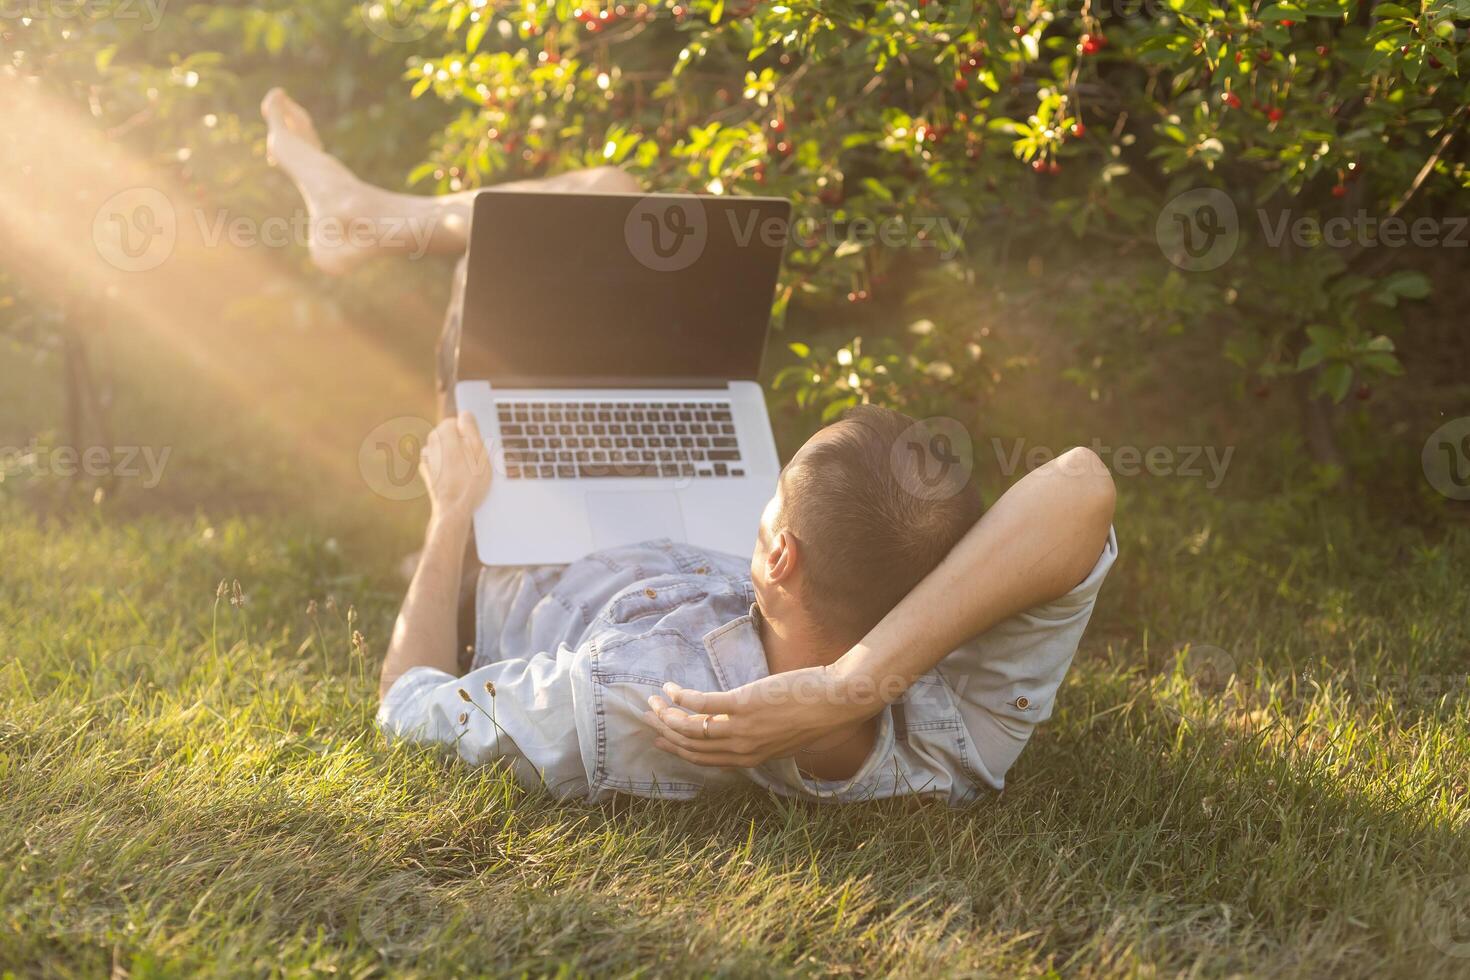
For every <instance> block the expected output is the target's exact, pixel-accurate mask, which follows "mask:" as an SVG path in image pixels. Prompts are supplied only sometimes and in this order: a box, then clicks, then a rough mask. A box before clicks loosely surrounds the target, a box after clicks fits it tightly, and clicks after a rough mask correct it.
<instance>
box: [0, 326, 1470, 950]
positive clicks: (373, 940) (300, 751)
mask: <svg viewBox="0 0 1470 980" xmlns="http://www.w3.org/2000/svg"><path fill="white" fill-rule="evenodd" d="M20 356H21V355H19V354H17V353H14V352H7V353H6V354H5V355H4V357H6V358H9V360H5V361H3V363H0V372H3V374H4V377H5V379H6V386H7V388H11V379H12V378H15V379H17V385H16V387H17V388H18V389H19V393H20V395H21V397H20V399H19V400H18V401H15V402H12V401H10V400H7V401H6V402H4V403H3V404H0V434H3V435H5V436H6V437H7V438H9V436H10V435H14V434H16V433H20V434H22V435H23V434H24V433H27V432H31V431H35V430H36V429H38V428H41V427H44V426H45V425H47V424H51V425H53V426H54V424H55V419H57V418H59V417H60V415H59V409H58V406H57V405H56V404H55V401H54V399H55V397H56V396H55V394H54V391H53V388H54V378H53V377H51V376H50V375H49V374H48V373H47V371H38V372H32V371H28V370H22V364H21V361H20V360H19V358H20ZM119 356H121V355H119ZM48 370H49V369H48ZM323 370H327V371H329V372H330V371H331V370H332V368H331V367H330V366H327V367H325V368H323ZM32 375H34V377H32ZM189 387H191V386H173V387H172V388H171V387H169V386H163V387H160V386H157V385H154V386H152V387H148V388H145V389H143V390H141V391H138V392H130V391H126V390H125V391H120V393H119V404H118V414H119V417H120V419H121V420H122V421H121V422H120V426H121V429H122V431H123V432H124V434H126V433H130V432H131V433H141V432H147V433H150V435H149V436H148V438H152V439H156V440H169V441H170V444H171V445H176V447H177V453H176V455H175V459H174V461H173V462H172V463H171V464H170V465H171V469H170V470H169V473H168V477H167V479H166V480H165V481H164V483H163V484H161V485H160V487H159V488H158V489H157V490H151V491H143V490H140V489H136V488H129V487H124V488H123V490H122V492H121V493H119V494H117V495H116V496H115V497H113V498H109V499H106V500H103V501H102V502H101V503H100V504H97V505H95V506H94V505H92V504H90V503H86V502H82V503H73V504H68V505H64V506H62V505H57V506H52V505H50V504H46V503H38V501H42V502H45V501H54V500H55V498H56V496H57V493H58V491H57V490H56V488H55V485H54V482H51V483H47V482H45V481H41V482H42V483H43V484H44V485H43V486H41V487H40V488H39V489H37V488H36V487H30V488H29V489H27V488H26V487H24V486H23V487H22V488H21V489H20V490H12V489H7V485H8V486H9V487H10V488H14V487H15V486H16V484H17V481H16V479H14V478H12V479H11V480H10V481H8V484H0V540H3V549H0V552H3V561H0V642H3V649H4V655H3V661H0V786H3V792H0V868H3V869H4V873H3V875H0V969H8V970H10V971H13V972H14V974H15V975H17V976H50V975H88V976H97V975H102V974H106V973H108V972H110V971H118V975H131V976H134V977H150V976H183V975H197V974H200V973H204V974H231V975H233V974H242V973H248V974H265V973H280V974H292V975H299V974H305V973H315V972H331V973H336V974H340V975H346V976H363V975H371V974H380V973H392V974H395V975H405V976H412V975H471V974H477V973H483V972H493V973H501V974H522V973H526V974H532V975H545V974H555V975H576V974H595V975H601V974H638V973H641V974H650V973H652V974H701V975H703V974H734V975H747V974H762V975H765V974H795V975H817V974H890V973H892V974H903V975H915V976H931V975H936V974H939V975H946V974H951V975H952V974H968V975H981V976H1000V977H1010V976H1054V975H1065V976H1107V977H1115V976H1118V977H1122V976H1154V975H1188V976H1230V975H1251V976H1332V977H1338V978H1340V977H1375V978H1376V977H1384V976H1404V977H1463V976H1467V975H1470V929H1467V916H1470V877H1467V876H1470V835H1467V829H1470V802H1467V783H1470V708H1467V705H1470V698H1467V696H1466V695H1467V693H1470V687H1467V680H1466V672H1467V670H1470V667H1467V651H1470V589H1466V588H1465V571H1466V568H1467V566H1470V561H1467V559H1470V533H1467V530H1466V528H1465V527H1464V526H1463V525H1462V526H1460V527H1458V528H1457V527H1454V526H1437V525H1435V524H1433V523H1424V524H1420V523H1413V522H1410V521H1407V520H1398V521H1390V520H1386V519H1384V518H1383V517H1382V515H1381V514H1379V513H1376V512H1373V511H1370V510H1369V509H1368V505H1366V504H1365V503H1363V502H1362V501H1361V500H1358V499H1355V498H1354V497H1353V496H1352V495H1351V494H1338V495H1331V494H1328V495H1322V494H1315V493H1300V494H1296V493H1292V492H1290V491H1289V490H1282V491H1281V492H1273V493H1271V494H1270V495H1265V496H1261V495H1253V494H1250V493H1249V492H1241V490H1240V488H1239V486H1238V484H1235V483H1232V484H1228V485H1227V486H1226V488H1225V490H1222V491H1219V492H1212V491H1209V490H1206V489H1204V488H1203V487H1202V486H1201V485H1199V483H1198V482H1197V481H1187V480H1177V479H1176V480H1173V481H1170V480H1154V481H1149V482H1141V481H1124V482H1122V485H1121V494H1122V496H1121V499H1120V505H1119V513H1118V518H1117V527H1118V534H1119V540H1120V544H1121V556H1120V560H1119V562H1118V565H1117V566H1116V569H1115V570H1114V572H1113V574H1112V576H1111V578H1110V580H1109V582H1108V583H1107V585H1106V587H1105V589H1104V592H1103V598H1102V602H1101V604H1100V606H1099V609H1098V611H1097V614H1096V616H1095V618H1094V621H1093V625H1092V627H1091V629H1090V630H1089V632H1088V635H1087V637H1086V639H1085V640H1084V642H1083V646H1082V650H1081V653H1080V654H1079V657H1078V660H1077V665H1076V667H1075V669H1074V670H1073V672H1072V675H1071V677H1070V680H1069V682H1068V684H1067V686H1066V688H1065V689H1064V691H1063V694H1062V697H1061V705H1060V710H1059V712H1058V715H1057V716H1056V718H1055V719H1054V721H1053V723H1052V724H1051V725H1049V726H1048V727H1047V728H1045V729H1043V730H1042V732H1041V733H1040V734H1039V735H1038V737H1037V738H1036V739H1035V740H1034V742H1033V743H1032V745H1031V747H1030V748H1029V749H1028V750H1027V751H1026V753H1025V754H1024V755H1023V756H1022V758H1021V760H1020V762H1019V763H1018V765H1017V767H1016V768H1015V770H1013V773H1012V777H1011V783H1010V785H1009V786H1008V788H1007V789H1006V791H1005V792H1004V793H1003V794H1001V795H998V796H995V797H993V798H990V799H987V800H985V801H983V802H981V803H979V804H978V805H976V806H974V807H972V808H969V809H964V810H951V809H947V808H945V807H943V806H940V805H930V804H921V803H916V802H913V801H890V802H883V803H875V804H866V805H860V806H852V807H846V808H827V807H818V806H813V805H808V804H804V803H796V802H790V801H786V800H782V799H777V798H772V797H769V796H766V795H764V794H761V793H757V792H750V793H745V794H737V795H733V796H729V797H725V798H721V799H718V800H711V801H709V802H706V803H701V804H697V805H672V804H661V803H654V802H649V801H638V800H632V801H619V802H618V803H617V804H615V805H602V806H591V805H586V804H576V803H573V804H565V803H557V802H553V801H551V800H549V799H547V798H544V797H542V796H540V795H538V794H537V793H534V792H528V791H526V790H523V789H521V788H519V787H517V786H516V785H515V784H514V783H513V782H512V781H511V780H510V779H509V778H508V777H507V776H506V775H505V774H504V773H502V772H500V771H498V770H488V771H469V770H467V769H465V768H464V767H462V766H461V765H459V764H456V763H453V762H450V761H447V760H446V759H445V758H444V757H442V756H440V755H438V754H436V753H434V752H431V751H426V750H421V749H411V748H390V747H388V746H387V745H386V744H384V742H383V741H382V740H381V739H380V738H379V737H378V735H377V734H376V733H375V731H374V730H373V728H372V726H371V718H372V713H373V708H374V703H373V702H374V695H375V685H376V681H375V675H376V667H377V663H378V660H379V658H380V657H381V654H382V649H383V646H384V639H385V637H386V633H387V629H388V626H389V624H390V623H391V620H392V616H393V614H394V611H395V609H396V603H397V600H398V598H399V596H398V591H397V590H398V589H399V588H400V585H399V583H398V581H397V579H396V578H395V575H394V568H395V566H396V564H397V562H398V560H399V559H400V558H401V557H402V555H403V554H404V553H405V551H407V550H408V548H409V547H411V546H412V541H413V536H414V534H415V526H416V522H417V521H419V520H421V518H422V515H423V511H422V504H421V502H415V503H411V504H406V505H403V504H391V505H390V504H388V503H387V502H385V501H382V500H378V499H376V498H372V495H371V494H369V493H367V491H365V490H364V488H363V486H362V484H361V482H360V481H359V482H358V483H357V484H356V485H355V486H354V487H352V488H351V492H350V493H349V492H346V491H342V492H341V494H340V495H339V494H338V491H337V488H338V486H339V485H338V484H335V483H333V482H331V479H330V478H329V477H327V476H322V475H321V472H327V471H332V472H335V470H332V467H333V466H338V468H339V469H340V468H341V466H340V465H339V464H343V465H345V466H346V468H348V469H351V463H352V460H353V459H354V458H355V453H356V448H357V445H358V440H359V439H360V438H361V432H362V431H365V430H363V429H360V430H358V436H357V437H356V438H352V439H349V440H346V441H345V443H344V444H345V447H346V449H345V455H343V454H338V455H336V456H332V455H331V454H330V453H329V454H328V455H329V456H330V458H329V459H326V460H325V461H321V465H322V470H321V472H319V471H318V470H315V469H308V468H304V467H306V466H307V464H306V463H303V462H302V459H303V458H305V456H304V455H303V454H299V453H297V449H296V447H295V446H292V447H291V448H289V449H286V448H282V447H279V446H277V447H275V448H274V449H272V447H270V446H266V447H265V448H264V449H259V451H258V455H253V454H255V453H256V449H250V450H249V451H248V452H247V450H246V448H244V447H243V445H242V446H231V447H230V450H229V451H227V452H225V451H220V450H221V445H229V438H230V437H229V436H228V435H219V434H218V433H220V432H222V431H224V432H228V431H229V429H228V426H229V425H233V426H235V427H236V429H238V430H244V429H249V428H251V426H252V425H253V423H254V419H253V418H251V417H249V416H245V417H234V418H232V419H230V420H226V419H224V418H223V416H217V415H212V414H210V413H209V412H207V411H200V412H196V411H194V410H193V409H191V408H189V406H190V405H196V406H197V405H204V404H206V403H208V401H209V399H210V393H209V392H208V391H192V390H174V389H177V388H189ZM12 390H15V389H12ZM324 390H331V389H330V388H329V387H328V388H325V389H324ZM318 394H319V395H320V392H318ZM190 399H194V401H190ZM425 404H426V401H421V402H420V403H419V404H418V405H416V406H415V408H416V409H417V410H420V411H421V410H423V408H424V407H425ZM406 410H407V409H399V408H393V409H390V410H387V411H380V412H379V417H380V418H381V417H383V416H386V415H392V414H401V412H402V411H406ZM190 426H195V427H196V428H195V429H192V430H191V429H190V428H189V427H190ZM205 429H208V430H209V431H211V432H214V433H216V435H214V436H213V437H212V438H213V439H214V440H215V441H209V440H208V439H205V437H204V436H202V435H200V434H199V433H200V432H202V431H204V430H205ZM190 432H192V433H193V434H192V435H188V433H190ZM158 433H164V434H163V435H159V434H158ZM169 433H174V434H169ZM178 433H184V434H178ZM120 439H121V437H120ZM267 441H269V440H267ZM318 441H324V442H326V443H327V444H328V445H333V444H337V443H339V442H342V441H341V440H337V439H336V438H335V436H334V435H332V434H331V433H327V434H326V435H324V436H323V437H322V439H321V440H318ZM0 444H6V439H0ZM1415 451H1416V452H1417V449H1416V450H1415ZM293 454H294V455H293ZM344 460H345V461H346V462H345V464H344V463H343V461H344ZM273 461H274V462H273ZM1243 465H1244V464H1243ZM280 473H288V474H292V476H291V478H290V479H288V480H280V479H278V475H279V474H280ZM252 481H254V482H253V483H252ZM224 487H228V488H230V489H229V491H228V492H226V491H225V490H222V489H221V488H224ZM256 488H264V489H260V491H259V493H256V492H255V490H256ZM1232 489H1233V490H1234V491H1235V492H1225V491H1226V490H1232ZM247 491H248V492H247ZM364 498H370V499H367V500H366V501H365V502H363V499H364ZM242 501H244V502H245V503H243V504H242ZM358 511H361V512H362V513H358ZM1446 523H1447V522H1446ZM222 580H223V581H228V582H230V583H231V584H232V585H233V583H234V582H235V581H236V580H238V581H239V583H240V586H241V589H242V592H243V595H244V597H245V602H244V605H243V606H238V607H237V606H236V605H235V604H234V603H232V602H231V601H230V599H229V598H217V595H216V588H217V586H218V584H219V583H220V582H221V581H222ZM329 597H330V599H329ZM311 600H315V601H316V606H315V609H316V614H315V616H314V617H313V616H311V615H309V614H308V611H307V610H308V603H309V602H310V601H311ZM354 629H356V630H360V631H361V632H362V633H363V634H364V635H365V637H366V645H365V651H364V652H359V651H358V650H357V649H356V648H355V647H354V645H353V643H352V633H353V630H354ZM1206 648H1215V649H1213V650H1209V649H1206ZM1204 663H1209V664H1214V665H1216V666H1220V665H1224V666H1226V667H1229V668H1233V672H1234V674H1235V675H1236V678H1237V679H1236V681H1235V682H1234V683H1233V684H1231V685H1228V686H1227V685H1225V684H1222V683H1219V678H1218V677H1212V676H1211V674H1210V672H1208V671H1203V670H1201V669H1200V665H1201V664H1204ZM1224 673H1226V674H1228V673H1230V670H1225V671H1224Z"/></svg>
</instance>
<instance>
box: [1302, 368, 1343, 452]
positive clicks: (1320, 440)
mask: <svg viewBox="0 0 1470 980" xmlns="http://www.w3.org/2000/svg"><path fill="white" fill-rule="evenodd" d="M1315 380H1316V372H1310V373H1307V374H1298V375H1297V376H1296V397H1297V407H1298V409H1299V411H1300V413H1301V429H1302V436H1303V437H1304V438H1305V440H1306V444H1307V452H1308V453H1310V454H1311V457H1312V462H1314V463H1318V464H1321V465H1324V466H1336V467H1337V468H1338V469H1341V470H1344V471H1346V469H1347V467H1346V466H1345V465H1344V462H1343V456H1342V449H1341V448H1339V446H1338V444H1337V432H1336V430H1335V428H1334V426H1333V417H1334V415H1335V414H1336V412H1335V408H1336V406H1334V405H1333V404H1332V402H1331V401H1330V400H1329V399H1328V398H1326V397H1324V396H1322V395H1314V394H1312V384H1313V382H1314V381H1315Z"/></svg>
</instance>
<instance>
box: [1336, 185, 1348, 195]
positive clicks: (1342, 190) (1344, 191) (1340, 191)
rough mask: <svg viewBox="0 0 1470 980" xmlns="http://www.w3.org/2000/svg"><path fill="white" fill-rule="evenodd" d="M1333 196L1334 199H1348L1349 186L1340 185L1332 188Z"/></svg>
mask: <svg viewBox="0 0 1470 980" xmlns="http://www.w3.org/2000/svg"><path fill="white" fill-rule="evenodd" d="M1332 196H1333V197H1346V196H1347V185H1346V184H1338V185H1337V186H1336V187H1334V188H1332Z"/></svg>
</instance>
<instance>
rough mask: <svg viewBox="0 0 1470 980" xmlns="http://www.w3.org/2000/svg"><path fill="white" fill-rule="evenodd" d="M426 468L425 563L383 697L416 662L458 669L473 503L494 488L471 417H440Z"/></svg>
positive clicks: (406, 606)
mask: <svg viewBox="0 0 1470 980" xmlns="http://www.w3.org/2000/svg"><path fill="white" fill-rule="evenodd" d="M420 471H421V472H422V474H423V478H424V482H425V483H426V484H428V487H429V500H430V503H431V505H432V508H433V510H432V513H431V515H430V517H429V529H428V532H427V533H426V534H425V536H424V551H423V554H422V556H421V557H420V559H419V567H418V568H417V569H416V570H415V571H414V573H413V580H412V581H411V582H410V583H409V585H408V594H407V595H406V596H405V597H404V599H403V607H402V608H401V609H399V611H398V621H397V622H396V623H395V624H394V625H393V637H392V639H391V640H390V641H389V642H388V654H387V656H386V657H385V658H384V660H383V673H382V676H381V678H380V680H379V682H378V697H379V698H381V697H384V696H385V695H386V694H387V693H388V689H389V688H391V687H392V686H393V683H394V681H396V680H398V678H399V677H401V676H403V674H404V673H406V672H407V671H409V670H411V669H413V668H414V667H434V668H437V669H439V670H442V671H445V672H446V673H451V674H452V673H455V672H456V671H457V670H458V667H459V656H458V650H457V646H458V643H459V639H458V635H457V622H456V618H457V612H458V610H457V605H458V602H459V586H460V576H461V575H462V574H463V569H464V551H465V544H466V542H467V541H468V540H469V534H470V526H471V516H472V515H473V513H474V509H475V507H476V506H477V505H478V504H479V502H480V500H481V499H483V498H484V496H485V491H486V490H488V489H489V487H490V461H489V458H488V456H487V454H486V452H485V443H484V441H483V440H482V439H481V438H480V430H479V428H478V426H476V425H475V420H474V418H473V417H472V416H470V415H469V414H468V413H465V414H462V415H460V416H459V417H458V418H450V419H445V420H444V421H443V422H440V423H439V425H438V426H437V427H436V428H435V429H434V431H433V432H431V433H430V434H429V439H428V442H427V443H426V445H425V446H424V458H423V461H422V464H421V467H420Z"/></svg>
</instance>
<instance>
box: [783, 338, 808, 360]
mask: <svg viewBox="0 0 1470 980" xmlns="http://www.w3.org/2000/svg"><path fill="white" fill-rule="evenodd" d="M786 346H787V347H788V348H790V349H791V353H793V354H795V355H796V356H797V357H810V356H811V354H812V349H811V348H810V347H808V346H807V345H806V344H803V343H802V342H801V341H799V340H797V341H792V342H791V343H789V344H787V345H786Z"/></svg>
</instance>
